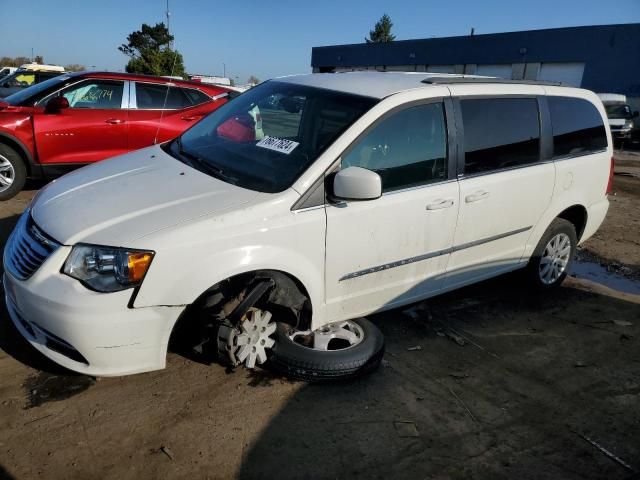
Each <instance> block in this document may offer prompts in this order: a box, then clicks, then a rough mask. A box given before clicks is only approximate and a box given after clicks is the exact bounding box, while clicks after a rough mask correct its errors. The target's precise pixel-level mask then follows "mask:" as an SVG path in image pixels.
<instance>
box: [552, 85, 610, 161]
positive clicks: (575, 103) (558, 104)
mask: <svg viewBox="0 0 640 480" xmlns="http://www.w3.org/2000/svg"><path fill="white" fill-rule="evenodd" d="M547 102H548V104H549V111H550V112H551V125H552V129H553V158H558V157H564V156H569V155H571V156H573V155H587V154H589V153H592V152H598V151H602V150H604V149H606V148H607V132H606V130H605V127H604V121H603V120H602V116H601V115H600V112H599V111H598V109H597V108H596V107H595V105H593V104H592V103H591V102H589V101H587V100H584V99H582V98H571V97H547Z"/></svg>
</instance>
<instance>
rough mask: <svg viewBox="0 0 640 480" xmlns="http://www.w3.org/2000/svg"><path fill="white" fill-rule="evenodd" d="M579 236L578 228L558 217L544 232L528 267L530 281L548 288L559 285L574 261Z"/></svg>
mask: <svg viewBox="0 0 640 480" xmlns="http://www.w3.org/2000/svg"><path fill="white" fill-rule="evenodd" d="M577 245H578V238H577V235H576V229H575V227H574V226H573V224H572V223H571V222H569V221H568V220H565V219H564V218H556V219H554V220H553V222H551V225H549V228H547V230H546V231H545V232H544V235H542V238H541V239H540V241H539V242H538V245H537V246H536V249H535V250H534V252H533V255H532V257H531V260H529V265H528V267H527V276H528V278H529V281H530V283H532V284H533V286H535V287H536V288H538V289H541V290H547V289H550V288H554V287H557V286H559V285H560V284H561V283H562V282H563V281H564V279H565V278H566V277H567V272H568V271H569V268H570V267H571V264H572V263H573V258H574V256H575V253H576V247H577Z"/></svg>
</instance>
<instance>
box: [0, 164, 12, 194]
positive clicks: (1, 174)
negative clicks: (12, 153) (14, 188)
mask: <svg viewBox="0 0 640 480" xmlns="http://www.w3.org/2000/svg"><path fill="white" fill-rule="evenodd" d="M14 178H16V172H15V170H14V168H13V165H12V164H11V162H10V161H9V160H8V159H7V158H6V157H4V156H2V155H0V192H4V191H5V190H7V189H8V188H9V187H11V185H12V184H13V179H14Z"/></svg>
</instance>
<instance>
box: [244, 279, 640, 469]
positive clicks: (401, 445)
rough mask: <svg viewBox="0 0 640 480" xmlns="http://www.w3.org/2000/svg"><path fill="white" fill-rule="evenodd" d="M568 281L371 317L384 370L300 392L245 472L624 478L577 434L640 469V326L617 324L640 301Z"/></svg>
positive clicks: (450, 297) (248, 452)
mask: <svg viewBox="0 0 640 480" xmlns="http://www.w3.org/2000/svg"><path fill="white" fill-rule="evenodd" d="M568 283H569V286H565V287H563V288H560V289H558V290H557V291H553V292H548V293H545V294H543V295H538V294H534V293H533V292H531V291H528V290H527V289H525V288H523V287H522V284H521V283H520V282H519V281H518V278H517V276H516V275H514V274H511V275H505V276H502V277H499V278H496V279H493V280H489V281H485V282H482V283H480V284H476V285H473V286H470V287H467V288H463V289H461V290H458V291H454V292H451V293H448V294H445V295H442V296H440V297H435V298H433V299H430V300H429V301H427V302H422V303H420V304H414V305H412V306H409V308H405V309H396V310H391V311H388V312H384V313H380V314H377V315H373V316H371V317H369V318H370V319H371V320H372V321H374V323H376V324H377V325H378V326H379V327H380V329H381V330H382V332H383V334H384V335H385V339H386V346H387V348H386V354H385V357H384V360H383V364H382V366H381V368H380V369H379V370H378V371H376V372H374V373H373V374H371V375H369V376H367V377H364V378H360V379H357V380H354V381H351V382H347V383H339V384H325V385H314V384H308V385H304V386H302V388H301V389H300V390H298V391H297V392H296V393H294V395H293V396H292V397H291V398H290V399H289V400H288V402H287V403H286V404H285V405H284V407H283V408H282V409H281V410H280V411H279V413H278V414H277V415H276V416H274V417H273V418H272V419H271V421H270V422H269V424H268V425H267V426H266V428H264V429H263V430H262V432H261V433H260V435H259V436H258V437H257V438H256V439H255V440H254V441H253V442H252V443H251V444H250V445H248V446H247V448H246V449H245V453H244V455H243V461H242V466H241V469H240V472H239V475H238V477H239V478H243V479H260V478H264V479H270V478H279V479H289V478H292V479H293V478H295V479H299V478H305V479H316V478H317V479H325V478H332V479H333V478H372V479H373V478H380V479H382V478H384V479H386V478H434V479H436V478H437V479H444V478H460V479H468V478H487V479H489V478H490V479H501V478H505V479H506V478H522V479H529V478H531V479H533V478H536V479H538V478H549V479H551V478H581V479H589V478H593V479H596V478H598V479H599V478H625V473H628V472H625V470H624V469H621V468H620V466H619V465H617V464H616V463H614V462H611V461H610V460H609V459H608V458H606V457H605V456H603V455H600V453H599V452H598V450H596V449H594V448H593V446H592V445H590V444H589V443H587V442H585V441H584V440H582V439H581V438H580V437H579V435H578V434H576V432H581V433H584V434H587V432H588V433H589V434H590V435H593V436H594V437H595V438H602V439H606V440H607V441H608V443H609V445H615V446H616V447H617V451H616V452H617V454H618V455H620V456H622V457H623V458H626V459H627V460H628V461H629V462H631V464H632V465H633V464H634V463H635V464H638V463H640V433H639V432H638V431H637V429H633V428H631V425H633V424H635V422H638V421H640V411H639V410H638V409H629V408H628V406H627V405H623V404H622V403H619V398H622V397H621V396H623V395H628V394H629V392H634V393H632V395H635V392H636V390H634V388H636V387H631V385H637V382H635V380H634V379H635V378H636V377H637V375H636V371H637V365H638V362H640V354H638V353H637V350H638V349H637V340H636V338H635V337H636V336H637V334H638V333H639V331H640V329H639V328H638V326H633V327H631V328H632V330H630V329H629V327H627V329H624V328H620V327H616V326H615V325H614V324H613V323H612V321H611V319H623V318H626V319H628V318H630V317H631V318H633V317H635V318H640V306H639V304H637V303H632V302H628V301H625V300H620V299H618V298H614V297H609V296H604V295H601V294H598V293H594V292H589V291H585V290H583V289H581V288H578V286H576V285H574V284H572V282H571V281H569V282H568ZM253 381H254V382H256V380H255V379H253ZM256 383H257V384H258V385H259V382H256ZM267 384H268V382H267Z"/></svg>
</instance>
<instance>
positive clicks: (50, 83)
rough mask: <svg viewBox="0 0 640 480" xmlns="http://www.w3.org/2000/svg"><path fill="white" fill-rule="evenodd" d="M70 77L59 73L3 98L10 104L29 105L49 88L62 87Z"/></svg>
mask: <svg viewBox="0 0 640 480" xmlns="http://www.w3.org/2000/svg"><path fill="white" fill-rule="evenodd" d="M70 78H71V77H70V76H69V75H59V76H57V77H53V78H50V79H49V80H45V81H44V82H40V83H36V84H35V85H32V86H31V87H28V88H25V89H23V90H20V91H19V92H16V93H14V94H13V95H9V96H8V97H6V98H4V99H3V100H4V101H5V102H7V103H8V104H10V105H14V106H23V107H27V106H28V107H31V106H33V104H34V103H35V102H36V101H37V99H38V98H40V96H41V94H42V93H44V92H47V91H49V90H51V91H53V90H55V89H56V88H58V87H62V85H64V84H65V82H67V81H68V80H69V79H70Z"/></svg>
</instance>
